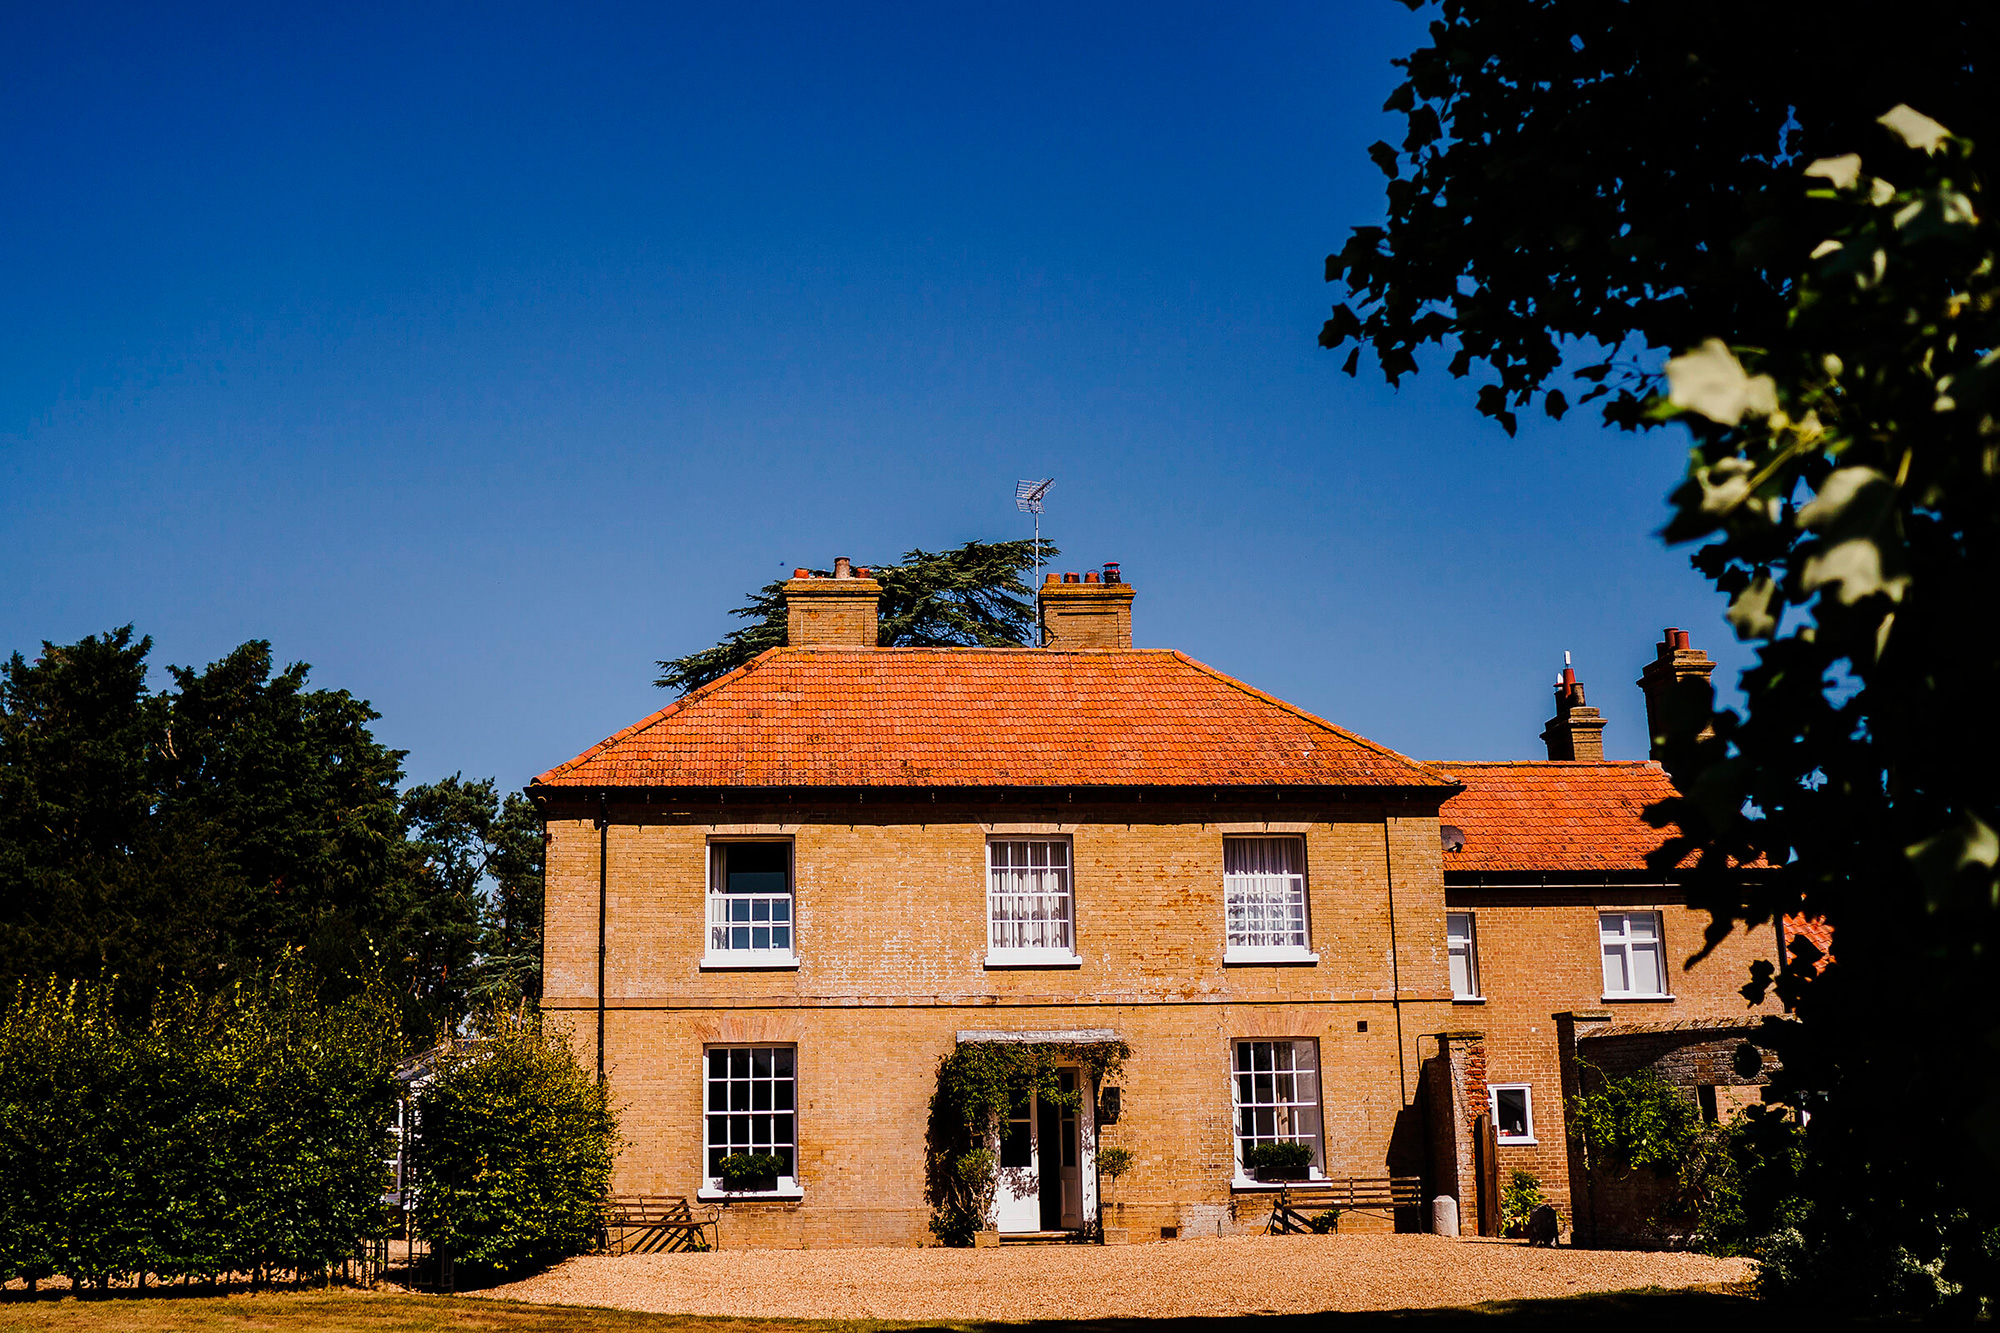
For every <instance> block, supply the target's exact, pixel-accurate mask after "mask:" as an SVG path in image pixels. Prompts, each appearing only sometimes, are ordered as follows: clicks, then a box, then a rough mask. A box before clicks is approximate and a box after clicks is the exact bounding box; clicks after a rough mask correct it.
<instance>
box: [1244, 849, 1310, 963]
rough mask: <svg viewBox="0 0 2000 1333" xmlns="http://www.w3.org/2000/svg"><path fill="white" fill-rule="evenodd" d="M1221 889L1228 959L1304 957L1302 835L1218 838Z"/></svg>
mask: <svg viewBox="0 0 2000 1333" xmlns="http://www.w3.org/2000/svg"><path fill="white" fill-rule="evenodd" d="M1222 894H1223V901H1224V908H1223V911H1224V915H1225V918H1226V922H1227V930H1228V934H1227V938H1226V941H1225V943H1226V946H1227V947H1226V948H1225V950H1224V955H1223V956H1224V958H1225V959H1226V960H1228V961H1230V962H1258V961H1274V962H1275V961H1285V960H1288V959H1304V960H1308V961H1309V960H1310V959H1311V958H1312V954H1311V953H1310V952H1309V949H1308V943H1307V937H1306V843H1305V839H1304V838H1224V839H1223V840H1222Z"/></svg>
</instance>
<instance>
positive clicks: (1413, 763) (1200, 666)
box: [1167, 648, 1460, 787]
mask: <svg viewBox="0 0 2000 1333" xmlns="http://www.w3.org/2000/svg"><path fill="white" fill-rule="evenodd" d="M1167 651H1169V652H1171V653H1173V655H1174V656H1175V657H1177V658H1179V659H1180V660H1181V661H1183V662H1185V663H1186V664H1187V665H1189V666H1191V667H1193V668H1194V669H1195V670H1197V671H1199V672H1202V673H1203V674H1204V675H1207V676H1210V677H1212V678H1213V679H1215V680H1219V681H1221V682H1222V683H1223V684H1225V685H1228V686H1230V687H1231V688H1232V689H1237V690H1241V691H1242V692H1243V693H1245V694H1247V695H1249V696H1250V697H1251V698H1253V699H1257V700H1259V701H1261V702H1263V703H1267V704H1270V705H1272V706H1273V707H1276V708H1281V709H1283V710H1284V711H1285V712H1287V713H1290V714H1291V715H1292V716H1294V717H1297V718H1302V719H1304V720H1305V721H1307V722H1310V723H1312V724H1313V725H1314V726H1316V727H1324V728H1325V729H1326V730H1328V731H1330V732H1332V733H1333V734H1334V735H1336V736H1339V737H1340V738H1341V739H1343V740H1349V741H1353V742H1354V743H1355V744H1356V745H1359V746H1362V747H1363V748H1365V749H1369V750H1373V751H1374V752H1375V753H1377V754H1380V755H1386V756H1388V757H1389V758H1391V759H1395V760H1400V761H1401V762H1403V763H1405V764H1408V765H1409V766H1410V767H1411V768H1414V769H1416V770H1417V771H1418V772H1420V773H1423V774H1426V775H1427V776H1430V777H1432V778H1438V777H1442V778H1443V781H1441V782H1439V783H1438V784H1437V785H1438V786H1441V787H1456V786H1458V785H1460V784H1459V783H1458V782H1457V781H1456V780H1455V779H1453V778H1451V777H1450V776H1449V775H1447V774H1442V773H1440V772H1438V771H1437V770H1435V769H1433V768H1432V767H1431V765H1430V764H1428V763H1426V762H1425V761H1423V760H1421V759H1412V758H1410V756H1408V755H1406V754H1404V753H1403V752H1402V751H1400V750H1392V749H1390V748H1389V747H1388V746H1386V745H1383V744H1382V743H1381V742H1379V741H1371V740H1369V739H1368V738H1367V737H1366V736H1363V735H1360V734H1359V733H1357V732H1352V731H1349V730H1348V729H1347V728H1345V727H1342V726H1337V725H1335V724H1334V723H1332V722H1329V721H1327V720H1326V719H1325V718H1323V717H1321V716H1320V715H1319V714H1317V713H1310V712H1307V711H1306V710H1305V709H1303V708H1300V707H1299V706H1298V705H1297V704H1291V703H1286V702H1285V701H1284V700H1283V699H1280V698H1278V696H1276V695H1275V694H1266V693H1264V691H1262V690H1260V689H1258V688H1257V687H1256V686H1255V685H1251V684H1247V683H1246V682H1244V681H1240V680H1238V679H1237V678H1236V677H1234V676H1232V675H1230V674H1229V673H1228V672H1226V671H1219V670H1217V669H1216V668H1215V667H1212V666H1210V665H1209V664H1208V663H1206V662H1200V661H1196V660H1195V659H1194V658H1192V657H1189V656H1188V655H1187V654H1186V653H1184V652H1181V651H1180V650H1179V649H1177V648H1174V649H1168V650H1167Z"/></svg>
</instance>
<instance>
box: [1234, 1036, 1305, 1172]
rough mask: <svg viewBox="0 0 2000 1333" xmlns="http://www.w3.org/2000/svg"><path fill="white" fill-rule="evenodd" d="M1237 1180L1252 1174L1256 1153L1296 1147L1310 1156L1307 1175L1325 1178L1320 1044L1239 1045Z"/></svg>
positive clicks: (1270, 1043) (1237, 1066)
mask: <svg viewBox="0 0 2000 1333" xmlns="http://www.w3.org/2000/svg"><path fill="white" fill-rule="evenodd" d="M1234 1073H1235V1075H1236V1174H1237V1176H1238V1177H1239V1178H1248V1177H1250V1176H1251V1175H1252V1174H1253V1169H1252V1167H1251V1166H1250V1165H1249V1164H1248V1162H1249V1160H1250V1159H1251V1158H1252V1154H1253V1152H1254V1151H1255V1150H1256V1149H1257V1148H1259V1147H1261V1146H1263V1145H1266V1144H1273V1143H1298V1144H1303V1145H1304V1146H1306V1147H1308V1148H1310V1149H1311V1150H1312V1164H1311V1166H1310V1167H1309V1168H1307V1169H1308V1170H1309V1172H1310V1173H1311V1175H1313V1176H1321V1175H1324V1174H1325V1172H1326V1150H1325V1144H1324V1143H1323V1142H1322V1141H1321V1138H1320V1104H1319V1043H1318V1042H1316V1041H1310V1040H1308V1041H1239V1042H1237V1043H1236V1067H1235V1070H1234Z"/></svg>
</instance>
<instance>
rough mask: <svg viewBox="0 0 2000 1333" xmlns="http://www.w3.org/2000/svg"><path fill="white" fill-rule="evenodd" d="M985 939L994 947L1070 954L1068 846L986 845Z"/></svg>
mask: <svg viewBox="0 0 2000 1333" xmlns="http://www.w3.org/2000/svg"><path fill="white" fill-rule="evenodd" d="M986 846H987V865H988V872H987V921H988V930H987V939H988V942H989V944H990V945H991V947H992V948H995V949H1048V950H1057V951H1061V952H1064V953H1068V952H1071V951H1072V949H1073V944H1072V940H1071V932H1070V908H1071V896H1070V877H1069V871H1070V866H1069V844H1068V843H1067V842H1062V841H1020V842H990V843H988V844H987V845H986Z"/></svg>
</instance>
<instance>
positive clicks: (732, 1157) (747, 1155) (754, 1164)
mask: <svg viewBox="0 0 2000 1333" xmlns="http://www.w3.org/2000/svg"><path fill="white" fill-rule="evenodd" d="M716 1170H717V1172H719V1173H720V1174H721V1176H722V1187H723V1188H724V1189H726V1190H728V1191H729V1192H730V1193H732V1194H756V1193H769V1192H770V1191H772V1190H775V1189H776V1188H778V1177H779V1176H780V1175H783V1174H784V1170H785V1159H784V1158H782V1157H779V1156H777V1155H775V1154H773V1153H764V1152H735V1153H731V1154H729V1156H727V1157H725V1158H723V1159H722V1160H721V1161H720V1162H718V1163H716Z"/></svg>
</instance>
